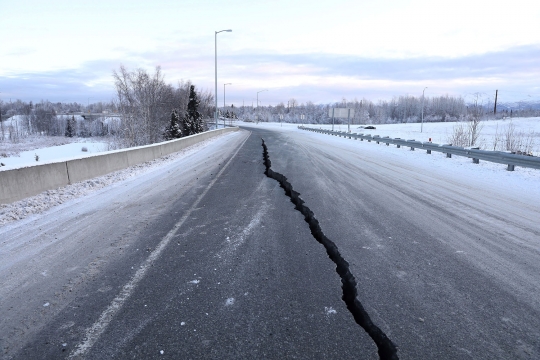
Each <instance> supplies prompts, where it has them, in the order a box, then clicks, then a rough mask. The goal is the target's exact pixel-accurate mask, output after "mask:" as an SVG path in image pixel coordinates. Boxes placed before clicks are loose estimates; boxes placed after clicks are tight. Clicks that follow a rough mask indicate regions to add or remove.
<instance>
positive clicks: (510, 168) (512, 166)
mask: <svg viewBox="0 0 540 360" xmlns="http://www.w3.org/2000/svg"><path fill="white" fill-rule="evenodd" d="M514 167H515V165H512V164H508V168H507V169H506V170H508V171H514Z"/></svg>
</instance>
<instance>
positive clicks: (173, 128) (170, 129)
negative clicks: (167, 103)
mask: <svg viewBox="0 0 540 360" xmlns="http://www.w3.org/2000/svg"><path fill="white" fill-rule="evenodd" d="M164 137H165V140H172V139H178V138H181V137H182V129H181V127H180V116H179V115H178V111H177V110H176V109H174V110H173V111H172V113H171V122H170V123H169V126H167V127H166V128H165V134H164Z"/></svg>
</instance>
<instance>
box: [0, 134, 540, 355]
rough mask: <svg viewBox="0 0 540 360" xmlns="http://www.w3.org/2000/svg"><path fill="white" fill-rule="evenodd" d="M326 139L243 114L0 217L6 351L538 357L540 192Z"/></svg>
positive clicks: (0, 300) (1, 337)
mask: <svg viewBox="0 0 540 360" xmlns="http://www.w3.org/2000/svg"><path fill="white" fill-rule="evenodd" d="M325 136H327V135H322V134H314V133H310V132H303V131H299V130H295V131H290V130H288V131H278V130H271V129H266V130H265V129H261V128H259V127H257V126H256V125H254V126H252V127H251V128H246V130H244V131H241V132H237V133H234V134H229V135H226V136H224V137H222V138H220V139H218V140H217V141H219V142H220V144H219V147H215V146H214V147H208V148H203V149H201V150H200V151H199V152H198V153H197V154H196V155H193V156H191V157H190V158H188V159H183V160H181V161H178V162H177V163H175V164H172V165H170V166H167V167H165V168H163V169H160V170H156V171H155V172H152V173H151V174H148V175H144V176H141V177H140V178H138V179H135V180H132V181H131V182H129V183H121V184H118V185H116V186H112V187H110V188H107V189H103V190H101V191H99V192H97V193H96V194H93V195H90V196H87V197H85V198H82V199H80V200H77V201H72V202H70V203H68V204H65V205H62V206H59V207H58V208H57V209H54V210H53V211H50V212H48V213H47V214H46V216H42V217H37V218H33V219H31V220H28V221H24V220H23V221H20V222H18V223H17V224H15V225H13V226H8V227H6V228H5V229H0V237H1V238H2V242H1V243H0V260H1V262H0V345H1V351H2V352H1V355H2V358H6V359H11V358H13V359H62V358H74V359H75V358H77V359H78V358H84V359H112V358H118V359H126V358H127V359H131V358H134V359H153V358H156V359H167V358H171V359H201V358H204V359H242V358H245V359H259V358H261V359H262V358H266V359H277V358H299V359H377V358H379V357H381V358H392V357H393V358H400V359H467V358H471V359H537V358H540V295H539V294H540V275H539V274H540V261H539V260H540V246H539V241H540V240H539V239H540V222H539V221H538V219H540V205H539V203H538V199H530V198H523V199H516V198H515V196H513V195H512V193H508V194H507V193H501V192H500V191H495V190H494V189H492V188H490V186H488V184H479V183H477V182H474V181H473V182H470V181H467V179H459V178H456V177H451V176H450V177H447V176H440V175H437V174H430V173H426V172H425V171H423V170H422V169H423V168H421V167H420V168H419V167H415V166H412V165H411V164H410V163H405V164H404V163H403V162H400V161H397V160H395V161H393V160H392V157H391V156H390V155H388V154H387V153H388V152H389V151H391V150H390V149H389V148H376V146H375V145H373V144H369V145H367V144H365V143H360V142H354V141H352V140H345V139H342V141H341V142H340V143H339V144H337V143H336V142H332V143H327V142H326V141H325V140H324V139H325V138H324V137H325ZM262 139H264V144H265V146H266V149H267V158H266V159H267V160H268V159H269V160H270V161H266V162H265V158H264V156H263V146H262ZM216 149H219V151H217V152H216V151H215V150H216ZM394 150H395V149H394ZM385 154H386V155H385ZM268 170H271V171H268ZM267 175H269V176H271V177H269V176H267ZM285 177H286V179H285ZM276 179H277V180H276ZM278 180H280V181H278ZM284 187H285V188H287V191H285V190H284ZM291 187H292V189H293V190H294V191H291ZM291 197H292V199H291ZM299 199H300V200H299ZM293 201H294V202H295V203H293ZM306 214H307V216H306ZM306 220H307V221H306ZM308 222H309V223H308ZM336 269H337V270H336ZM351 287H352V288H351ZM344 293H345V296H344ZM351 293H353V294H354V295H353V297H352V299H351ZM343 298H345V299H346V300H347V302H345V301H344V300H343Z"/></svg>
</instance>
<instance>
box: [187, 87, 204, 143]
mask: <svg viewBox="0 0 540 360" xmlns="http://www.w3.org/2000/svg"><path fill="white" fill-rule="evenodd" d="M199 104H200V100H199V98H198V96H197V92H196V91H195V86H194V85H191V86H190V88H189V102H188V108H187V111H186V114H185V116H184V118H183V119H182V123H183V124H182V132H183V133H184V136H188V135H193V134H197V133H200V132H203V131H204V125H203V121H202V115H201V113H200V112H199V110H198V109H199Z"/></svg>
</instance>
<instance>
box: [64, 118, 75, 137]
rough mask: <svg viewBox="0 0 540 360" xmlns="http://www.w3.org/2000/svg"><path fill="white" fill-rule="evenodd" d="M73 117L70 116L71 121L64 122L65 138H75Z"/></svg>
mask: <svg viewBox="0 0 540 360" xmlns="http://www.w3.org/2000/svg"><path fill="white" fill-rule="evenodd" d="M75 124H76V122H75V116H72V117H71V119H67V121H66V132H65V133H64V135H65V136H67V137H73V136H75Z"/></svg>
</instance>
